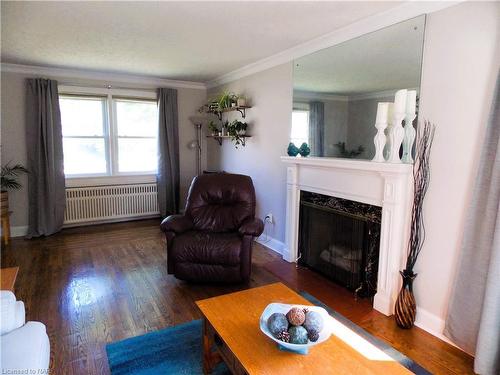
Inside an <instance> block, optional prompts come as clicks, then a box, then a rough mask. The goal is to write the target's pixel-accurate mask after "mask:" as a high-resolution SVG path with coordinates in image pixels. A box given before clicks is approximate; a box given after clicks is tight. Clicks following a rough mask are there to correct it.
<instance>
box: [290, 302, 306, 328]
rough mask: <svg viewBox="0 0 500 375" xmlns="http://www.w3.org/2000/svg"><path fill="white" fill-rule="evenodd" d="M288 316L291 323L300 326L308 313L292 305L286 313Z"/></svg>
mask: <svg viewBox="0 0 500 375" xmlns="http://www.w3.org/2000/svg"><path fill="white" fill-rule="evenodd" d="M286 318H287V319H288V321H289V322H290V324H291V325H294V326H300V325H302V324H303V323H304V320H306V314H305V313H304V310H303V309H300V308H298V307H292V308H291V309H290V311H289V312H288V313H287V314H286Z"/></svg>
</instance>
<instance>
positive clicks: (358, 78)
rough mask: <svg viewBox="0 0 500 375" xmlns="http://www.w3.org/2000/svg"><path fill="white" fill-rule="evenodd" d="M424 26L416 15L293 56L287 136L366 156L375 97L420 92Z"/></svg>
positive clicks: (318, 151)
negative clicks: (291, 98)
mask: <svg viewBox="0 0 500 375" xmlns="http://www.w3.org/2000/svg"><path fill="white" fill-rule="evenodd" d="M424 26H425V15H422V16H419V17H416V18H413V19H409V20H406V21H403V22H400V23H397V24H394V25H391V26H388V27H386V28H383V29H380V30H377V31H374V32H372V33H368V34H365V35H362V36H360V37H358V38H354V39H351V40H348V41H346V42H343V43H340V44H337V45H334V46H332V47H329V48H325V49H323V50H320V51H317V52H314V53H311V54H309V55H305V56H302V57H300V58H298V59H296V60H295V61H294V64H293V108H292V110H293V116H292V118H293V124H292V134H291V142H293V143H295V144H296V146H300V144H301V143H302V142H304V141H307V140H308V142H307V143H308V144H309V147H310V149H311V154H310V155H311V156H317V157H318V156H319V157H321V156H326V157H337V158H355V159H365V160H371V159H372V158H373V157H374V155H375V143H374V137H375V135H376V134H377V129H376V127H375V122H376V117H377V108H378V103H381V102H384V103H387V102H394V100H395V94H396V92H397V91H398V90H401V89H407V90H414V91H416V94H417V97H418V96H419V95H420V75H421V74H420V73H421V62H422V49H423V37H424ZM416 115H417V116H418V107H417V113H416ZM391 122H392V119H389V118H387V123H391ZM306 123H307V124H306ZM416 124H417V120H414V121H413V124H412V125H413V126H414V127H415V126H416ZM405 126H406V122H405ZM386 133H388V130H386ZM389 147H390V146H387V145H386V150H385V152H386V154H387V153H388V151H389ZM400 152H401V151H400Z"/></svg>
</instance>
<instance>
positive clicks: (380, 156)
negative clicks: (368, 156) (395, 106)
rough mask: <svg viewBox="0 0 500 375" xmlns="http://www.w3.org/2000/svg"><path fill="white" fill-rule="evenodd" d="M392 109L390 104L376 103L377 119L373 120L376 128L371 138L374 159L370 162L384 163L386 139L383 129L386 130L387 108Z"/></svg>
mask: <svg viewBox="0 0 500 375" xmlns="http://www.w3.org/2000/svg"><path fill="white" fill-rule="evenodd" d="M390 107H392V103H378V106H377V119H376V120H375V127H376V128H377V134H376V135H375V137H374V138H373V143H375V157H374V158H373V159H372V161H376V162H379V163H381V162H384V161H385V159H384V147H385V144H386V142H387V137H386V136H385V128H387V122H388V118H389V117H388V116H389V108H390Z"/></svg>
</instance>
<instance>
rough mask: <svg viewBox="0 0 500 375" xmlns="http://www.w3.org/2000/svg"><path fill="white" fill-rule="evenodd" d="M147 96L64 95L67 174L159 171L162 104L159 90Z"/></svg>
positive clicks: (65, 164)
mask: <svg viewBox="0 0 500 375" xmlns="http://www.w3.org/2000/svg"><path fill="white" fill-rule="evenodd" d="M80 91H87V92H88V91H91V90H89V89H85V90H83V89H82V90H80ZM96 91H99V90H98V89H96ZM115 91H117V90H115ZM117 94H119V92H117ZM131 94H133V93H131ZM131 96H132V95H131ZM142 96H146V98H142V97H141V98H139V99H136V98H131V97H128V98H127V97H126V96H124V95H114V94H111V93H105V92H104V93H103V94H101V95H99V93H97V94H92V93H85V94H84V95H83V94H78V93H77V94H72V93H66V92H65V93H63V94H61V95H60V96H59V104H60V109H61V122H62V132H63V151H64V173H65V175H66V176H67V177H94V176H120V175H132V174H154V173H156V169H157V152H158V146H157V140H158V134H157V133H158V109H157V104H156V101H155V100H154V99H153V98H154V93H149V92H148V93H147V94H146V95H144V94H143V95H142Z"/></svg>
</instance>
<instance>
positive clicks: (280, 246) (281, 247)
mask: <svg viewBox="0 0 500 375" xmlns="http://www.w3.org/2000/svg"><path fill="white" fill-rule="evenodd" d="M255 241H257V242H258V243H260V244H261V245H264V246H265V247H267V248H269V249H271V250H272V251H274V252H276V253H278V254H279V255H281V256H282V257H283V258H286V257H287V255H288V251H287V249H286V245H285V244H284V243H283V242H281V241H279V240H277V239H275V238H272V237H269V236H266V235H262V236H260V237H258V238H256V240H255Z"/></svg>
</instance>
